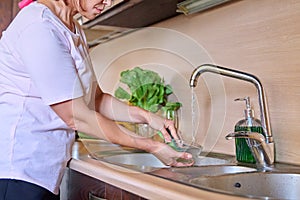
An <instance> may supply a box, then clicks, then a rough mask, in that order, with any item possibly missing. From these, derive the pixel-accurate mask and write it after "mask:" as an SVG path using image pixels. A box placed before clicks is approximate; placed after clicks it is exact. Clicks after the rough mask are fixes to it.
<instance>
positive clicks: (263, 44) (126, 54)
mask: <svg viewBox="0 0 300 200" xmlns="http://www.w3.org/2000/svg"><path fill="white" fill-rule="evenodd" d="M299 18H300V2H299V1H294V0H286V1H281V0H252V1H233V2H232V3H229V4H226V5H224V6H219V7H217V8H214V9H210V10H208V11H205V12H202V13H198V14H194V15H190V16H184V15H179V16H177V17H174V18H172V19H170V20H167V21H164V22H161V23H159V24H156V25H154V26H152V27H149V28H144V29H141V30H138V31H136V32H134V33H131V34H128V35H126V36H123V37H121V38H118V39H115V40H112V41H110V42H108V43H105V44H102V45H99V46H97V47H95V48H93V49H92V50H91V55H92V60H93V64H94V67H95V72H96V74H97V76H98V81H99V83H100V84H101V86H102V88H103V90H104V91H106V92H109V93H111V94H113V92H114V90H115V89H116V88H117V86H118V84H119V83H118V80H119V73H120V72H121V71H123V70H124V69H129V68H133V67H135V66H142V67H144V68H148V69H152V70H155V71H157V72H159V73H160V74H161V75H162V76H163V77H164V79H165V82H166V83H169V84H171V85H172V87H173V88H174V94H175V95H173V97H172V98H174V99H176V100H179V101H181V102H182V103H183V107H182V108H181V110H180V125H179V128H180V131H181V132H182V134H183V135H184V138H185V139H186V140H191V139H192V133H193V128H192V127H193V124H192V121H193V120H192V103H191V102H192V90H191V88H190V87H189V78H190V75H191V73H192V71H193V69H194V68H195V67H197V66H199V65H201V64H203V63H213V64H217V65H220V66H224V67H229V68H233V69H237V70H240V71H245V72H248V73H250V74H254V75H256V76H257V77H258V78H259V79H260V80H261V82H262V84H263V86H264V88H265V91H266V94H267V97H268V105H269V114H270V120H271V125H272V130H273V135H274V140H275V145H276V146H275V148H276V160H277V161H281V162H288V163H295V164H300V153H299V152H300V151H299V150H300V149H299V148H300V147H299V146H300V135H299V134H298V133H299V130H300V123H299V120H300V103H299V99H300V59H299V55H300V26H299V25H298V21H299ZM194 92H195V95H196V102H195V104H194V107H195V109H194V110H195V114H194V115H195V120H196V122H197V124H196V128H197V134H196V138H197V141H198V143H200V144H202V145H203V146H204V148H205V149H206V150H208V151H216V152H223V153H227V154H234V153H235V152H234V141H227V140H225V138H224V137H225V135H226V134H227V133H229V132H231V131H233V128H234V124H235V123H236V122H237V121H239V120H240V119H242V118H243V109H244V104H243V103H237V102H234V99H235V98H238V97H245V96H250V98H251V101H252V105H253V106H254V109H255V115H256V117H257V118H259V116H260V113H259V110H258V104H257V91H256V89H255V88H254V86H253V85H252V84H249V83H244V82H242V81H239V80H235V79H231V78H221V77H219V76H218V75H213V74H204V75H203V77H202V76H201V78H200V79H199V82H198V85H197V87H196V88H195V89H194Z"/></svg>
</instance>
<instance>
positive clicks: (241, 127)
mask: <svg viewBox="0 0 300 200" xmlns="http://www.w3.org/2000/svg"><path fill="white" fill-rule="evenodd" d="M235 101H245V102H246V109H245V119H242V120H240V121H238V122H237V123H236V125H235V127H234V131H235V132H239V131H249V132H258V133H261V134H263V128H262V126H261V122H260V120H258V119H255V118H254V111H253V110H252V108H251V104H250V98H249V97H245V98H238V99H235ZM247 140H248V139H246V138H236V139H235V151H236V159H237V161H238V162H243V163H255V162H256V161H255V158H254V157H253V155H252V152H251V149H250V148H249V146H248V145H247Z"/></svg>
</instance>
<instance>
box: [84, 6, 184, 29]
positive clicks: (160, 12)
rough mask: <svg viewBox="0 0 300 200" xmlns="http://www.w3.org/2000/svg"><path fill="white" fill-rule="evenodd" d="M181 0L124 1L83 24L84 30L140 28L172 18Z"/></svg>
mask: <svg viewBox="0 0 300 200" xmlns="http://www.w3.org/2000/svg"><path fill="white" fill-rule="evenodd" d="M181 1H182V0H126V1H124V2H122V3H120V4H119V5H116V6H115V7H113V8H111V9H109V10H108V11H107V12H104V13H103V14H101V15H99V16H97V17H96V19H94V20H92V21H89V22H87V23H85V24H84V26H83V27H84V28H91V27H93V26H95V25H106V26H114V27H126V28H141V27H146V26H149V25H151V24H154V23H157V22H160V21H163V20H165V19H168V18H170V17H174V16H175V15H177V14H178V13H176V9H177V3H179V2H181Z"/></svg>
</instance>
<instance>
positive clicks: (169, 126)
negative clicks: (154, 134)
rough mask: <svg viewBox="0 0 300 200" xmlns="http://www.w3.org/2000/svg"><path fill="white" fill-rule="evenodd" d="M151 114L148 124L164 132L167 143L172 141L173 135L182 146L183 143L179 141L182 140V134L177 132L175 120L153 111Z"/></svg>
mask: <svg viewBox="0 0 300 200" xmlns="http://www.w3.org/2000/svg"><path fill="white" fill-rule="evenodd" d="M149 114H150V117H149V120H148V124H149V125H150V126H151V127H152V128H154V129H156V130H159V131H160V132H161V133H162V134H163V136H164V139H165V142H166V143H170V142H172V137H173V139H174V140H175V141H176V143H177V145H178V146H181V143H180V142H179V141H181V137H180V135H178V134H177V131H176V128H175V124H174V121H172V120H169V119H165V118H163V117H161V116H159V115H156V114H153V113H149ZM171 136H172V137H171Z"/></svg>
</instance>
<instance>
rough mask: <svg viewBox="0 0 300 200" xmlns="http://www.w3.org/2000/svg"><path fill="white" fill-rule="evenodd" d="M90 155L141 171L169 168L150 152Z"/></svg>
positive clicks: (208, 160) (208, 161)
mask: <svg viewBox="0 0 300 200" xmlns="http://www.w3.org/2000/svg"><path fill="white" fill-rule="evenodd" d="M111 153H113V152H111ZM91 156H92V157H93V158H94V159H97V160H102V161H105V162H108V163H111V164H115V165H122V166H125V167H128V168H131V169H136V170H139V171H143V172H150V171H154V170H157V169H161V168H170V167H169V166H167V165H165V164H163V163H162V162H161V161H160V160H159V159H158V158H156V157H155V156H154V155H153V154H151V153H141V152H135V153H128V152H125V153H124V152H123V153H120V152H118V154H115V155H105V154H103V152H102V153H94V154H92V155H91ZM230 162H231V161H228V160H226V159H223V158H214V157H206V156H198V158H197V159H196V160H195V166H206V165H223V164H225V163H230Z"/></svg>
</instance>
